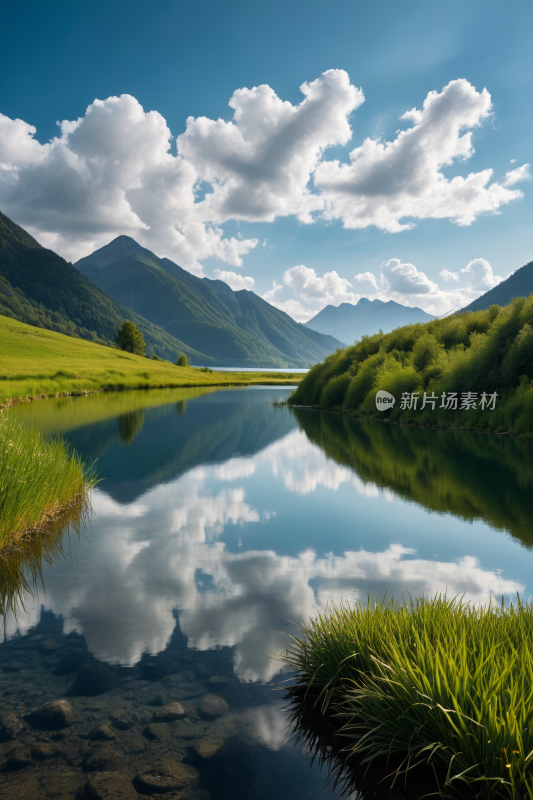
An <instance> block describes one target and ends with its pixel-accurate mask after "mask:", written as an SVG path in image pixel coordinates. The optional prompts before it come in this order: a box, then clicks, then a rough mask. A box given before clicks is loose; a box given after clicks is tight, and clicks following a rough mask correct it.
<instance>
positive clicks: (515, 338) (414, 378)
mask: <svg viewBox="0 0 533 800" xmlns="http://www.w3.org/2000/svg"><path fill="white" fill-rule="evenodd" d="M532 379H533V295H532V296H531V297H529V298H527V299H524V298H516V299H515V300H513V302H512V303H510V304H509V305H508V306H505V307H503V308H501V307H500V306H496V305H493V306H491V307H490V308H489V309H487V310H486V311H475V312H467V313H462V314H454V315H453V316H450V317H445V318H444V319H435V320H432V321H431V322H428V323H425V324H416V325H406V326H404V327H402V328H397V329H396V330H394V331H392V333H388V334H382V333H380V334H376V335H374V336H367V337H363V339H362V340H361V341H360V342H358V343H357V344H355V345H354V346H353V347H348V348H347V349H345V350H338V351H337V352H336V353H333V354H332V355H331V356H329V357H328V358H326V360H325V361H324V362H322V363H321V364H318V365H316V366H315V367H313V368H312V369H311V370H310V371H309V372H308V373H307V375H305V377H304V378H303V380H302V382H301V383H300V385H299V386H298V388H297V389H296V390H295V391H294V393H293V394H292V395H291V397H290V398H289V400H288V404H289V405H299V406H314V407H318V408H326V409H335V410H338V411H342V412H344V413H347V414H352V415H355V416H367V417H378V418H380V419H386V420H389V421H397V422H402V423H413V424H422V425H432V426H442V427H459V428H475V429H477V430H487V431H494V432H501V433H504V432H505V433H516V434H519V435H521V436H523V437H526V438H533V380H532ZM379 391H381V392H383V393H385V396H384V397H383V396H382V397H381V398H380V400H377V398H376V395H377V393H378V392H379ZM386 395H389V396H392V398H393V400H394V402H392V401H391V399H390V397H389V398H387V396H386Z"/></svg>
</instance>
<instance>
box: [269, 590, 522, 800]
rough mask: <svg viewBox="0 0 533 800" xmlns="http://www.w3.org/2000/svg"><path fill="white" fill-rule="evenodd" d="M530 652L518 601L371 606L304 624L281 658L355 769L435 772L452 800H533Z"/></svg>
mask: <svg viewBox="0 0 533 800" xmlns="http://www.w3.org/2000/svg"><path fill="white" fill-rule="evenodd" d="M532 641H533V606H532V605H531V603H523V602H522V601H520V599H517V601H516V602H515V603H514V604H511V606H510V607H505V606H504V605H503V601H502V605H497V604H495V603H491V604H489V605H487V606H482V605H472V604H469V603H467V602H465V601H463V600H462V599H457V598H455V599H452V600H450V599H448V598H446V597H445V596H438V597H436V598H434V599H432V600H430V599H427V598H423V599H419V600H412V599H410V600H409V601H402V602H393V601H386V600H383V601H381V602H378V601H375V600H372V599H370V600H369V602H368V603H367V604H365V605H363V604H358V605H357V606H355V607H351V606H348V605H340V606H331V607H330V608H329V609H327V611H326V612H325V613H323V614H319V615H318V616H317V617H315V618H314V619H311V620H310V621H309V622H308V623H305V624H303V625H302V635H301V637H300V638H295V637H292V644H291V645H290V646H289V647H288V648H287V651H286V652H285V654H284V655H283V656H281V658H282V660H283V661H284V662H285V663H286V664H288V665H289V666H290V667H292V668H293V669H295V670H296V671H297V682H298V685H299V686H300V687H302V688H303V689H305V699H304V700H303V701H302V702H303V703H307V704H308V705H312V706H313V707H314V709H315V711H319V713H320V715H321V716H322V717H327V718H328V719H329V721H330V722H332V721H333V723H334V726H335V729H336V735H337V739H338V740H340V741H341V744H343V745H344V756H345V759H346V760H347V761H348V762H349V761H350V760H353V762H354V764H355V763H357V764H358V765H361V763H362V764H363V765H364V764H365V763H371V762H372V761H373V760H374V759H382V758H383V757H385V758H386V759H392V760H394V759H395V758H396V757H397V756H398V755H399V756H401V758H402V759H403V766H402V770H403V771H405V769H409V768H412V767H414V766H415V765H417V764H418V763H420V762H423V763H425V764H426V765H427V762H428V761H429V762H430V764H434V765H435V766H436V767H437V768H438V772H440V774H441V775H444V776H445V778H444V784H445V789H444V792H445V795H444V796H450V792H451V796H453V795H454V793H455V791H459V792H461V791H464V790H465V789H466V788H467V786H468V787H469V788H470V789H471V790H473V792H474V794H475V795H477V793H478V792H480V791H481V794H480V795H478V796H480V797H504V798H512V800H519V798H520V800H522V799H523V798H532V797H533V774H532V771H531V769H532V767H533V702H532V701H533V653H532V650H531V642H532ZM293 713H295V712H293ZM435 775H437V772H436V773H435ZM442 789H443V787H442V786H441V787H440V788H439V787H438V785H437V784H436V785H435V787H434V790H435V791H437V790H438V791H439V792H440V791H441V790H442ZM431 791H432V789H431V788H429V787H428V793H429V792H431Z"/></svg>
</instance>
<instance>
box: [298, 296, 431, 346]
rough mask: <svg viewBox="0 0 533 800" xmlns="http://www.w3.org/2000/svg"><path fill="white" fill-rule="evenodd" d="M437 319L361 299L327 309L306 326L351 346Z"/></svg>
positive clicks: (409, 310) (422, 312)
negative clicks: (402, 326) (358, 340)
mask: <svg viewBox="0 0 533 800" xmlns="http://www.w3.org/2000/svg"><path fill="white" fill-rule="evenodd" d="M432 319H435V317H432V316H431V314H426V312H425V311H422V309H421V308H409V307H408V306H402V305H400V303H395V302H394V300H389V301H388V302H387V303H384V302H383V301H382V300H367V299H366V297H362V298H361V299H360V300H359V302H358V303H356V304H355V305H352V304H351V303H341V304H340V306H326V307H325V308H323V309H322V311H319V312H318V314H317V315H316V317H313V319H310V320H309V322H306V323H305V325H306V326H307V327H308V328H312V329H313V330H315V331H320V332H321V333H329V335H330V336H335V337H336V338H337V339H341V340H342V341H343V342H348V343H352V342H355V341H356V340H357V339H360V338H361V336H364V335H365V334H366V335H368V336H372V335H373V334H374V333H379V331H380V330H382V331H383V333H389V332H390V331H392V330H394V328H398V327H399V326H400V325H411V324H412V323H413V322H429V321H430V320H432Z"/></svg>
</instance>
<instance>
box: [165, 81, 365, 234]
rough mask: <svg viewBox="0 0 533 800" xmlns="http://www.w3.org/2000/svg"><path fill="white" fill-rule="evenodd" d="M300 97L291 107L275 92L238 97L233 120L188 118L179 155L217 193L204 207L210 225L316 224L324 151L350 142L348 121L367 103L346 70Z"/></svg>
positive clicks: (241, 92)
mask: <svg viewBox="0 0 533 800" xmlns="http://www.w3.org/2000/svg"><path fill="white" fill-rule="evenodd" d="M300 90H301V92H302V94H303V95H304V99H303V100H302V102H301V103H300V104H299V105H297V106H293V105H292V104H291V103H289V102H287V101H283V100H281V99H280V98H279V97H278V96H277V95H276V93H275V92H274V90H273V89H271V88H270V86H266V85H263V86H256V87H254V88H253V89H238V90H237V91H236V92H235V93H234V94H233V97H232V98H231V100H230V102H229V105H230V107H231V108H232V109H233V111H234V117H233V120H231V121H229V122H225V121H224V120H222V119H218V120H211V119H208V118H206V117H199V118H198V119H194V118H193V117H189V119H188V120H187V129H186V131H185V133H183V134H182V135H181V136H179V137H178V149H179V152H180V154H181V155H182V156H183V157H184V158H186V159H187V161H188V162H189V163H190V164H192V165H193V166H194V168H195V169H196V171H197V173H198V175H199V176H200V178H201V179H203V180H205V181H208V182H209V183H210V184H211V185H212V186H213V192H212V193H210V194H208V195H206V197H205V198H204V200H203V201H202V204H201V205H203V206H204V207H205V209H206V210H205V212H204V213H205V215H206V217H208V218H209V219H211V220H213V221H214V222H218V223H221V222H223V221H225V220H227V219H230V218H232V219H243V220H255V221H263V222H272V221H273V220H274V219H275V218H276V217H279V216H287V215H289V214H290V215H295V216H296V217H297V218H298V219H300V220H301V221H302V222H311V221H312V212H315V211H321V210H322V208H323V206H324V201H323V198H322V197H320V195H318V194H315V193H312V192H311V190H310V188H309V186H308V184H309V179H310V176H311V174H312V173H313V172H314V170H315V169H316V167H317V165H318V163H319V161H320V158H321V156H322V153H323V151H324V149H325V148H326V147H330V146H332V145H339V144H340V145H344V144H346V143H347V142H348V140H349V139H350V137H351V129H350V125H349V123H348V116H349V115H350V114H351V112H352V111H354V109H356V108H358V107H359V106H360V105H361V103H362V102H363V101H364V95H363V92H362V90H361V89H356V88H355V87H354V86H352V85H351V83H350V78H349V76H348V74H347V73H346V72H345V71H344V70H340V69H330V70H327V71H326V72H324V73H323V74H322V75H321V77H320V78H317V80H315V81H312V82H311V83H304V84H302V86H301V87H300Z"/></svg>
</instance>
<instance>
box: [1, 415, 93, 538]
mask: <svg viewBox="0 0 533 800" xmlns="http://www.w3.org/2000/svg"><path fill="white" fill-rule="evenodd" d="M93 484H94V478H93V477H91V475H90V474H89V471H88V470H87V468H86V467H85V465H84V464H83V463H82V461H81V459H80V457H79V456H78V455H77V454H76V453H75V452H73V451H72V450H71V449H70V448H69V447H68V445H66V444H65V443H64V442H63V441H61V440H59V439H46V438H45V437H43V436H42V434H41V433H39V431H37V430H31V429H29V428H24V427H23V426H21V425H18V424H17V423H14V422H12V421H11V420H8V419H5V418H0V548H1V547H3V546H4V545H6V544H8V543H12V542H13V541H16V540H17V539H19V538H21V537H26V536H28V534H29V533H31V532H34V531H36V529H43V530H44V529H46V528H47V526H48V525H49V524H50V523H51V522H52V521H54V520H55V519H56V518H57V517H58V516H59V515H61V514H63V513H65V511H66V509H67V508H68V507H69V506H72V505H78V504H83V502H84V501H85V500H86V498H87V493H88V490H89V488H90V487H91V486H92V485H93Z"/></svg>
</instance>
